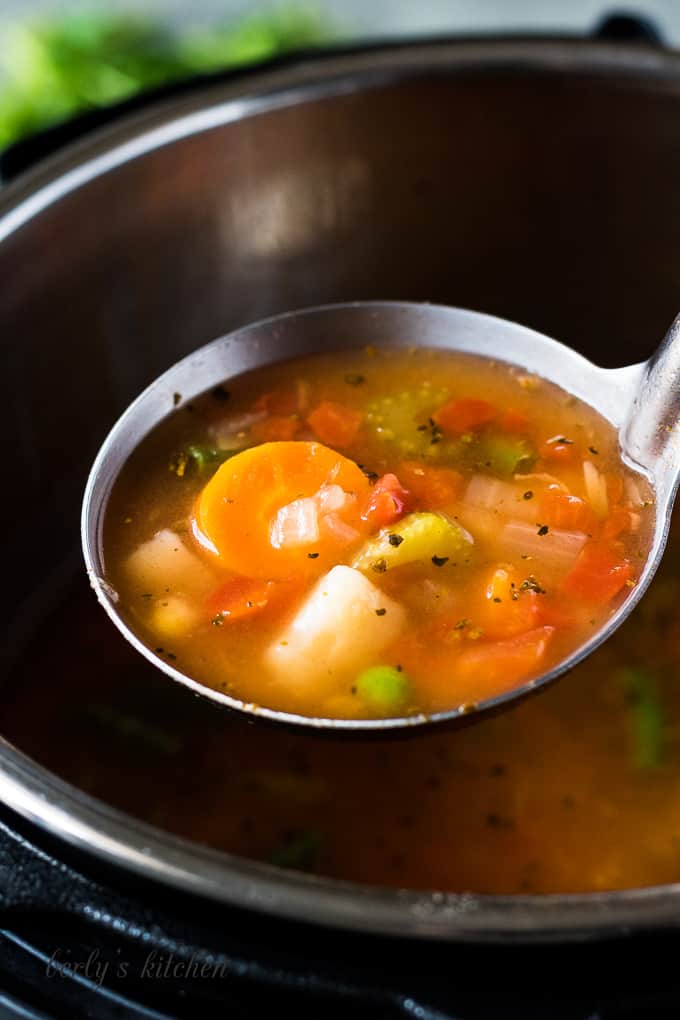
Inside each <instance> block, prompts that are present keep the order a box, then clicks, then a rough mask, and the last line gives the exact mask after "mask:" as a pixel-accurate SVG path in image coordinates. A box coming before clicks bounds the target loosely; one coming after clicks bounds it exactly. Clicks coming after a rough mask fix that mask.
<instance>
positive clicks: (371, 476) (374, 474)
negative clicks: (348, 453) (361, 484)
mask: <svg viewBox="0 0 680 1020" xmlns="http://www.w3.org/2000/svg"><path fill="white" fill-rule="evenodd" d="M357 467H358V468H359V470H360V471H363V473H364V474H365V475H366V477H367V478H368V480H369V482H370V483H371V485H373V483H374V482H377V481H378V478H379V477H380V476H379V475H378V474H377V472H375V471H369V470H368V468H366V467H364V465H363V464H357Z"/></svg>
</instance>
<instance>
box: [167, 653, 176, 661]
mask: <svg viewBox="0 0 680 1020" xmlns="http://www.w3.org/2000/svg"><path fill="white" fill-rule="evenodd" d="M165 654H166V655H167V657H168V659H173V661H174V660H176V659H177V656H176V655H175V653H174V652H166V653H165Z"/></svg>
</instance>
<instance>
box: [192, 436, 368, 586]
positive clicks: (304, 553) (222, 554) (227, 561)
mask: <svg viewBox="0 0 680 1020" xmlns="http://www.w3.org/2000/svg"><path fill="white" fill-rule="evenodd" d="M324 485H334V486H340V487H341V488H342V490H344V492H345V493H351V494H353V496H354V497H356V498H354V499H352V500H349V501H348V506H347V507H343V509H342V520H343V521H344V523H345V524H346V525H347V526H348V527H350V528H354V529H356V531H357V533H359V534H362V533H363V534H365V532H366V530H367V529H366V524H365V523H363V522H362V521H361V517H360V507H361V506H363V505H364V502H365V500H366V498H367V496H368V494H369V484H368V479H367V478H366V476H365V475H364V473H363V472H362V471H361V470H360V468H359V467H358V466H357V465H356V464H355V463H354V461H351V460H349V459H348V458H347V457H343V456H342V455H341V454H339V453H337V452H336V451H335V450H330V449H329V448H328V447H326V446H322V445H321V444H320V443H308V442H296V441H291V442H281V443H263V444H262V445H260V446H254V447H252V448H251V449H249V450H243V451H242V452H241V453H239V454H237V455H236V456H235V457H232V458H230V460H227V461H225V463H224V464H222V466H221V467H220V468H219V470H218V471H217V472H216V473H215V474H214V475H213V477H212V478H211V479H210V481H209V482H208V484H207V485H206V486H205V488H204V489H203V490H202V492H201V493H200V495H199V497H198V500H197V502H196V505H195V508H194V515H193V530H194V534H195V536H196V538H197V539H198V541H199V542H201V544H202V545H204V546H205V547H206V548H207V549H208V550H209V551H210V552H212V553H213V554H214V555H215V556H217V557H218V558H219V560H220V563H221V565H222V566H224V567H227V568H228V569H230V570H233V571H234V572H235V573H237V574H241V575H243V576H244V577H258V578H264V579H267V580H279V579H285V578H289V577H294V576H295V575H299V576H301V577H302V576H307V577H308V576H313V575H316V574H319V573H321V572H322V571H325V570H327V569H328V568H329V567H330V566H332V565H333V563H334V562H335V560H336V559H337V557H338V555H340V554H344V552H345V546H344V545H343V543H342V542H341V541H340V539H339V538H338V537H337V536H336V534H335V532H334V531H333V530H332V529H329V528H321V529H319V537H318V541H317V540H314V542H313V544H312V545H307V544H299V545H296V546H292V547H291V546H287V545H283V546H281V547H276V546H274V545H273V544H272V541H271V529H272V525H273V522H274V520H275V519H276V517H277V514H278V512H279V510H281V509H282V508H283V507H286V506H289V505H290V504H291V503H294V502H295V501H301V500H303V499H305V498H307V497H313V496H315V495H316V494H317V493H318V492H319V490H320V489H321V488H322V486H324Z"/></svg>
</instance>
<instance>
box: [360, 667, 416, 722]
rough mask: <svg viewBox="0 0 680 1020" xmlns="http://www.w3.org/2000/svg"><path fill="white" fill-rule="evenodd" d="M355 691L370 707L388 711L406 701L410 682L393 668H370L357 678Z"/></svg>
mask: <svg viewBox="0 0 680 1020" xmlns="http://www.w3.org/2000/svg"><path fill="white" fill-rule="evenodd" d="M356 691H357V694H358V695H359V697H360V698H363V700H364V701H366V702H368V704H369V705H371V707H373V708H377V709H380V710H382V711H388V710H390V709H396V708H399V707H400V706H401V705H403V704H404V703H405V702H406V701H407V700H408V697H409V694H410V693H411V681H410V680H409V678H408V677H407V676H406V674H405V673H403V672H402V671H401V670H399V669H395V667H394V666H371V667H370V669H365V670H364V671H363V673H360V674H359V676H358V677H357V681H356Z"/></svg>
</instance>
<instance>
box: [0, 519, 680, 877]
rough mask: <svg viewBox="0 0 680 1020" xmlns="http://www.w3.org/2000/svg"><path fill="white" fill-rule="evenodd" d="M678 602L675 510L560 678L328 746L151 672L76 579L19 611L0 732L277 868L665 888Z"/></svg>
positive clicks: (121, 796) (154, 813) (671, 828)
mask: <svg viewBox="0 0 680 1020" xmlns="http://www.w3.org/2000/svg"><path fill="white" fill-rule="evenodd" d="M78 577H79V572H78ZM678 605H680V516H679V515H678V514H677V513H676V516H675V521H674V528H673V531H672V534H671V540H670V544H669V547H668V551H667V553H666V556H665V557H664V561H663V563H662V564H661V567H660V569H659V572H658V574H657V576H656V577H655V579H654V581H653V583H652V585H651V587H650V590H649V592H648V593H647V594H646V595H645V598H644V599H643V600H642V602H641V603H640V605H639V606H638V607H637V608H636V610H635V611H634V613H633V614H632V616H631V617H630V619H629V620H627V621H626V623H625V624H624V625H623V626H622V627H621V628H620V629H619V630H618V631H617V632H616V634H615V635H614V636H613V637H612V638H611V639H610V640H609V641H607V643H606V644H605V645H603V646H602V647H601V648H599V649H598V651H597V652H595V653H594V654H593V655H592V656H591V657H590V658H589V659H588V660H587V661H585V662H583V663H581V664H580V665H579V666H578V667H577V668H576V669H575V670H573V671H572V672H571V673H569V675H568V676H566V677H565V678H564V679H563V680H560V681H558V682H556V683H555V684H553V685H551V686H550V687H548V688H545V689H544V690H543V691H541V693H540V694H537V695H535V696H534V697H532V698H530V699H528V700H525V701H523V702H520V703H518V704H515V705H514V706H513V707H512V708H511V709H509V710H507V711H505V712H503V713H502V714H500V715H497V716H495V717H493V718H485V719H482V720H481V721H479V722H477V723H475V725H473V726H470V727H465V728H462V729H461V728H457V729H455V730H453V731H448V732H447V731H442V732H437V731H434V732H433V731H428V732H424V731H419V732H416V733H413V734H409V735H407V736H399V737H391V738H390V739H387V740H386V739H379V740H376V739H375V737H366V738H359V737H357V736H351V737H350V736H345V737H343V739H341V740H337V739H329V738H328V737H319V736H314V735H313V734H310V733H307V732H300V731H295V732H293V731H291V730H288V729H283V728H279V727H276V726H272V725H266V724H264V723H261V724H258V725H256V726H253V725H252V724H251V723H249V722H248V721H247V720H245V719H243V718H242V717H239V716H238V715H236V714H234V713H226V712H220V711H217V710H216V709H215V707H214V706H212V705H210V704H208V703H207V702H205V701H202V700H201V699H197V698H194V697H192V696H190V695H189V694H188V693H187V691H186V690H184V689H182V688H180V687H179V686H178V685H176V684H171V683H168V681H167V678H166V677H164V676H162V675H161V674H160V673H159V672H158V670H156V669H155V668H154V667H153V666H151V665H150V664H149V663H147V662H146V661H145V660H144V659H142V657H141V656H139V655H138V654H137V653H136V652H135V651H134V650H133V649H132V648H131V647H130V645H128V643H127V642H126V641H124V639H123V638H122V637H121V636H120V635H119V634H118V633H117V631H116V630H115V628H113V627H111V625H110V622H109V620H108V619H107V618H106V616H105V614H103V613H102V612H101V610H100V609H99V607H98V606H97V605H96V603H95V601H94V600H93V599H92V595H91V592H90V591H89V589H88V587H87V582H86V581H85V580H84V579H83V580H80V579H79V580H78V581H77V582H76V583H75V585H74V587H73V588H72V589H70V590H68V591H67V590H64V592H63V593H62V598H61V604H60V605H59V606H58V607H57V608H55V609H54V611H53V612H52V613H51V614H50V615H48V616H47V617H45V618H43V619H36V625H35V630H34V633H33V634H32V636H31V639H30V642H29V643H28V645H27V647H26V648H25V650H24V651H23V654H22V655H21V656H20V657H19V659H18V660H17V665H16V666H15V668H14V670H13V672H12V674H11V675H10V676H9V677H8V679H7V681H6V685H5V689H4V697H3V704H2V730H3V734H4V735H5V736H6V737H7V738H8V739H10V740H12V741H14V742H15V743H16V744H17V745H18V746H19V747H20V748H21V749H22V750H23V751H25V752H26V753H28V754H30V755H31V756H33V757H34V758H35V759H37V760H38V761H40V762H42V763H43V764H45V765H46V766H47V767H49V768H50V769H52V770H54V771H55V772H56V773H57V774H58V775H60V776H62V777H64V778H65V779H67V780H69V781H70V782H72V783H74V784H75V785H77V786H78V787H80V788H82V789H84V790H86V791H87V792H89V793H91V794H93V795H94V796H96V797H99V798H101V799H102V800H104V801H106V802H108V803H110V804H113V805H115V806H116V807H119V808H121V809H123V810H125V811H127V812H129V813H131V814H133V815H135V816H137V817H138V818H141V819H144V820H145V821H147V822H150V823H152V824H154V825H156V826H159V827H161V828H163V829H165V830H167V831H169V832H172V833H176V834H178V835H181V836H185V837H187V838H189V839H192V840H195V841H198V842H200V843H204V844H207V845H209V846H212V847H215V848H217V849H220V850H225V851H230V852H233V853H236V854H241V855H243V856H245V857H252V858H257V859H259V860H263V861H268V862H271V863H274V864H278V865H280V866H283V867H290V868H298V869H304V870H308V871H311V872H314V873H316V874H321V875H327V876H332V877H336V878H342V879H350V880H354V881H357V882H366V883H374V884H380V885H387V886H410V887H413V888H422V889H425V888H439V889H442V890H447V891H454V892H455V891H459V892H460V891H465V890H469V891H476V892H487V893H529V892H531V893H553V892H588V891H599V890H605V889H623V888H632V887H635V886H649V885H657V884H662V883H667V882H677V881H680V687H679V685H678V675H679V672H678V671H679V667H680V630H679V629H678V622H677V618H678Z"/></svg>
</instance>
